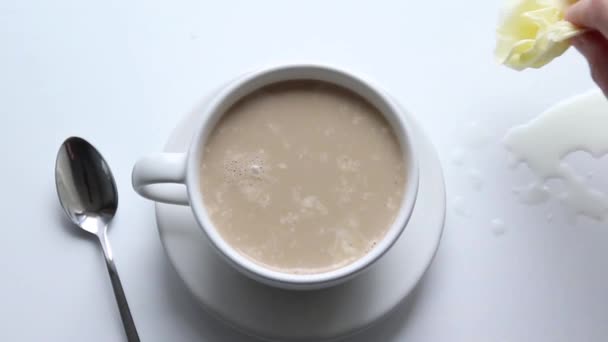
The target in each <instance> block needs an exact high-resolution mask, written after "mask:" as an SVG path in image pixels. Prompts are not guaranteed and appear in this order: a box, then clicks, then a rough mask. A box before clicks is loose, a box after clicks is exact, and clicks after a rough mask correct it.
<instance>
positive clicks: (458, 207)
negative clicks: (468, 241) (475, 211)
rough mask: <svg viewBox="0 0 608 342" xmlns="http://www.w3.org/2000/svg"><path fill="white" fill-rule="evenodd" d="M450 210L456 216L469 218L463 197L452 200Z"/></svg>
mask: <svg viewBox="0 0 608 342" xmlns="http://www.w3.org/2000/svg"><path fill="white" fill-rule="evenodd" d="M452 208H453V209H454V212H455V213H456V214H457V215H458V216H462V217H470V216H471V214H470V213H469V211H468V210H467V206H466V203H465V199H464V197H461V196H458V197H455V198H454V200H453V201H452Z"/></svg>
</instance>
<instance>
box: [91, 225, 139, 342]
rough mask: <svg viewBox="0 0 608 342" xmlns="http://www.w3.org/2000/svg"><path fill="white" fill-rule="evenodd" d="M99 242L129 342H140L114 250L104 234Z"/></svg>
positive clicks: (100, 236)
mask: <svg viewBox="0 0 608 342" xmlns="http://www.w3.org/2000/svg"><path fill="white" fill-rule="evenodd" d="M99 241H100V242H101V248H102V249H103V254H104V256H105V259H106V265H107V266H108V273H109V274H110V280H111V281H112V288H113V289H114V296H115V297H116V302H117V303H118V310H119V311H120V317H121V318H122V325H123V326H124V328H125V333H126V334H127V341H129V342H139V335H138V334H137V329H136V328H135V322H134V321H133V317H132V316H131V310H129V304H128V303H127V297H126V296H125V291H124V290H123V289H122V284H121V282H120V277H119V276H118V271H117V270H116V265H115V264H114V258H113V257H112V250H111V249H110V243H109V242H108V238H107V235H106V234H105V232H104V233H102V234H100V235H99Z"/></svg>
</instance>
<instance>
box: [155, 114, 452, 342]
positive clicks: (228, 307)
mask: <svg viewBox="0 0 608 342" xmlns="http://www.w3.org/2000/svg"><path fill="white" fill-rule="evenodd" d="M199 108H202V107H199ZM201 117H202V115H200V112H199V111H194V112H193V113H192V114H190V115H189V116H187V117H186V118H185V119H184V120H183V121H182V122H180V123H179V124H178V126H177V127H176V128H175V130H174V131H173V133H172V134H171V137H170V138H169V140H168V142H167V145H166V146H165V151H168V152H181V151H185V150H186V149H187V147H188V145H189V142H190V139H191V137H192V134H193V131H194V130H195V129H196V127H198V126H199V125H198V120H199V119H200V118H201ZM409 121H410V122H411V124H412V126H413V127H412V128H413V129H412V132H413V134H415V135H417V137H416V139H414V141H417V142H418V145H417V146H415V147H414V149H415V151H416V152H417V153H418V157H419V159H420V188H419V192H418V199H417V201H416V206H415V209H414V213H413V215H412V218H411V220H410V222H409V224H408V226H407V227H406V229H405V231H404V232H403V234H402V235H401V237H400V238H399V240H398V241H397V242H396V243H395V245H394V246H393V247H392V249H391V250H390V251H389V252H388V253H387V254H385V255H384V256H383V258H382V259H381V260H379V261H378V262H377V263H376V264H375V265H373V266H372V267H371V268H370V269H369V270H368V271H367V272H365V273H363V274H362V275H360V276H358V277H356V278H355V279H353V280H351V281H349V282H347V283H345V284H342V285H339V286H338V287H333V288H329V289H325V290H317V291H303V292H297V291H287V290H280V289H276V288H272V287H268V286H266V285H262V284H259V283H257V282H255V281H253V280H250V279H249V278H246V277H245V276H243V275H241V274H240V273H237V271H235V270H233V269H232V268H231V267H230V266H229V265H228V264H227V263H226V262H225V261H224V260H222V259H220V257H219V256H218V255H216V252H215V251H214V250H212V248H211V246H210V245H209V242H208V241H207V238H206V237H205V236H204V235H203V233H202V231H201V230H200V228H199V227H198V226H197V224H196V221H195V219H194V217H193V216H192V214H191V212H190V208H188V207H181V206H176V205H168V204H160V203H157V204H156V220H157V224H158V228H159V232H160V238H161V241H162V243H163V246H164V248H165V251H166V253H167V255H168V256H169V259H170V260H171V263H172V264H173V266H174V267H175V269H176V271H177V273H178V274H179V275H180V277H181V278H182V279H183V280H184V282H185V283H186V286H187V287H188V288H189V289H190V290H191V291H192V294H193V295H194V297H195V298H196V299H197V300H198V301H200V302H201V304H202V305H203V306H204V307H205V309H207V310H208V311H210V312H211V313H212V314H214V315H215V316H216V317H218V318H220V319H222V320H224V321H225V322H227V323H228V324H230V325H232V326H234V327H235V328H237V329H239V330H241V331H242V332H244V333H246V334H249V335H254V336H257V337H260V338H264V339H269V340H277V341H286V340H294V339H295V340H307V341H308V340H310V341H320V340H326V339H334V338H338V337H341V336H344V335H348V334H352V333H355V332H358V331H360V330H362V329H364V328H367V327H368V326H370V325H371V324H372V323H374V322H376V321H378V320H379V319H380V318H382V317H383V316H385V315H386V314H388V313H389V312H391V310H393V309H394V308H395V307H396V306H397V305H398V304H399V303H400V302H401V301H402V300H403V299H404V298H405V297H406V296H407V295H408V294H409V293H410V292H411V291H412V290H413V289H414V287H415V285H416V284H417V283H418V281H419V280H420V278H421V277H422V275H423V274H424V272H425V271H426V270H427V268H428V267H429V265H430V263H431V261H432V259H433V257H434V255H435V252H436V250H437V248H438V246H439V240H440V238H441V234H442V232H443V225H444V219H445V185H444V180H443V174H442V171H441V164H440V163H439V159H438V158H437V154H436V152H435V149H434V148H433V146H432V144H431V143H430V141H429V140H428V138H427V137H426V136H425V135H424V133H423V132H422V130H421V129H420V127H419V126H418V125H417V124H416V123H415V122H414V120H412V119H411V118H410V120H409Z"/></svg>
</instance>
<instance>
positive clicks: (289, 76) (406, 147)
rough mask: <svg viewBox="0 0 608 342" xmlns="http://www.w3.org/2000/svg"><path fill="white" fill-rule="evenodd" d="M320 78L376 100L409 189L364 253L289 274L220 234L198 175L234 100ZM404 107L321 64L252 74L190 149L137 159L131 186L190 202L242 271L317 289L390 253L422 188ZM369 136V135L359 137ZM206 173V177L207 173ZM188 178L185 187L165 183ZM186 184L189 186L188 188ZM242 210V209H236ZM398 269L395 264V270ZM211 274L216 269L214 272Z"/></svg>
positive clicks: (219, 97)
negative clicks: (331, 266)
mask: <svg viewBox="0 0 608 342" xmlns="http://www.w3.org/2000/svg"><path fill="white" fill-rule="evenodd" d="M303 79H306V80H319V81H325V82H328V83H333V84H336V85H339V86H342V87H344V88H346V89H350V90H351V91H353V92H355V93H357V94H359V95H360V96H362V97H363V98H364V99H366V100H367V101H368V102H369V103H371V104H372V105H373V106H375V107H376V108H377V109H378V110H380V112H381V113H383V115H384V116H385V118H386V119H387V120H388V122H389V123H390V124H391V126H392V128H393V131H394V133H395V135H396V136H397V138H398V139H399V143H400V145H401V149H402V151H403V156H404V159H405V165H406V167H405V171H404V172H405V175H406V182H405V184H406V189H405V192H404V196H403V201H402V203H401V208H400V210H399V213H398V215H397V217H396V219H395V221H394V222H393V224H392V226H391V227H390V229H389V230H388V232H387V233H386V235H385V236H384V238H383V239H382V240H381V241H379V242H378V243H377V244H376V246H375V247H374V248H373V249H372V250H371V251H370V252H368V253H367V254H366V255H365V256H363V257H361V258H360V259H358V260H356V261H355V262H353V263H351V264H348V265H346V266H343V267H341V268H339V269H336V270H332V271H328V272H324V273H318V274H291V273H285V272H278V271H276V270H272V269H269V268H267V267H264V266H262V265H260V264H258V263H256V262H254V261H252V260H251V259H249V258H248V257H246V256H244V255H242V254H240V253H239V252H238V251H237V250H236V249H235V248H233V247H232V246H231V245H229V244H228V243H227V242H226V241H225V240H224V239H223V238H222V236H221V235H220V234H219V232H218V230H217V229H216V228H215V226H214V225H213V222H212V221H211V219H210V218H209V213H208V212H207V210H206V208H205V205H204V204H203V196H204V193H201V190H200V189H201V185H200V177H201V168H200V166H201V162H202V157H203V152H204V148H203V147H204V146H205V143H206V141H207V138H208V137H209V135H210V133H211V131H212V130H213V129H214V127H215V125H216V124H217V122H218V120H219V119H220V118H221V116H222V115H224V113H225V112H226V110H227V109H228V108H229V107H230V106H232V105H233V104H234V103H235V102H236V101H238V100H239V99H241V98H242V97H243V96H245V95H248V94H250V93H252V92H254V91H255V90H257V89H259V88H261V87H264V86H266V85H269V84H273V83H277V82H281V81H287V80H303ZM402 111H403V110H402V109H401V108H400V107H399V106H398V105H396V104H395V103H394V102H393V101H391V99H390V98H389V97H388V96H387V95H385V94H384V93H383V92H382V91H380V90H379V89H378V88H376V87H374V86H372V85H370V83H369V82H367V81H365V80H363V79H361V78H359V77H357V76H354V75H353V74H351V73H349V72H346V71H343V70H340V69H337V68H333V67H329V66H323V65H313V64H290V65H282V66H277V67H272V68H268V69H264V70H261V71H257V72H253V73H251V74H248V75H246V76H244V77H242V78H240V79H238V80H237V81H235V82H233V83H231V84H230V85H229V86H227V87H225V88H224V89H222V90H221V91H220V92H219V93H218V94H216V95H215V97H214V98H212V99H211V100H210V101H209V102H208V103H207V105H206V106H205V107H203V110H202V111H201V112H200V115H201V116H203V120H202V124H201V126H200V127H198V129H197V130H196V133H195V135H194V137H193V139H192V141H191V143H190V148H189V150H188V152H186V153H159V154H155V155H151V156H147V157H144V158H142V159H141V160H139V161H138V162H137V163H136V164H135V167H134V168H133V177H132V178H133V188H134V189H135V191H137V193H139V194H140V195H142V196H143V197H146V198H148V199H151V200H154V201H157V202H164V203H170V204H179V205H189V206H190V208H191V209H192V213H193V214H194V217H195V218H196V221H197V222H198V225H199V227H200V228H201V230H202V231H203V233H204V234H205V235H206V236H207V237H208V239H209V241H210V242H211V245H213V247H214V248H215V250H216V251H217V252H219V254H220V255H221V256H222V257H223V258H224V259H225V260H227V261H228V262H229V263H230V264H231V265H232V266H234V267H235V268H236V269H237V270H238V271H240V272H242V273H244V274H245V275H247V276H249V277H251V278H253V279H255V280H258V281H260V282H262V283H265V284H268V285H271V286H276V287H280V288H284V289H302V290H305V289H318V288H324V287H329V286H332V285H336V284H338V283H341V282H344V281H346V280H348V279H350V278H352V277H354V276H355V275H357V274H360V273H361V272H362V271H363V270H365V269H367V268H368V267H369V266H370V265H372V264H373V263H374V262H375V261H377V260H378V259H379V258H380V257H381V256H382V255H384V253H386V252H387V251H388V250H389V249H390V248H391V246H392V245H393V244H394V243H395V241H396V240H397V239H398V238H399V236H400V235H401V233H402V232H403V230H404V229H405V227H406V225H407V223H408V221H409V218H410V216H411V213H412V211H413V208H414V203H415V201H416V195H417V192H418V164H417V160H416V158H415V151H414V150H413V148H412V146H413V142H412V136H411V135H410V134H409V128H408V125H407V122H406V121H405V115H403V113H402ZM361 138H362V139H365V137H361ZM202 177H205V175H204V173H203V174H202ZM167 183H174V184H184V185H185V189H183V188H179V187H178V188H176V187H175V186H169V187H168V186H167ZM184 190H185V191H184ZM237 215H238V213H237ZM395 271H397V270H395ZM209 276H210V277H212V276H213V275H212V274H210V275H209Z"/></svg>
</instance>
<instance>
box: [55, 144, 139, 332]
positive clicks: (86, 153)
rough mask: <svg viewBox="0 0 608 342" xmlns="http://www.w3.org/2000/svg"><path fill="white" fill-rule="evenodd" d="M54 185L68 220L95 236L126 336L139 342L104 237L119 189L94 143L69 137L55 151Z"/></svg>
mask: <svg viewBox="0 0 608 342" xmlns="http://www.w3.org/2000/svg"><path fill="white" fill-rule="evenodd" d="M55 185H56V187H57V195H58V196H59V202H61V207H62V208H63V211H64V212H65V213H66V215H67V216H68V217H69V218H70V220H71V221H72V222H73V223H74V224H75V225H77V226H79V227H80V228H82V229H83V230H85V231H87V232H89V233H91V234H94V235H95V236H97V238H98V240H99V243H100V245H101V248H102V250H103V254H104V257H105V260H106V266H107V267H108V273H109V274H110V280H111V281H112V287H113V289H114V295H115V297H116V301H117V303H118V309H119V311H120V316H121V318H122V322H123V326H124V328H125V332H126V334H127V339H128V341H129V342H139V336H138V334H137V330H136V328H135V322H134V321H133V317H132V316H131V311H130V310H129V305H128V304H127V298H126V296H125V293H124V291H123V289H122V284H121V282H120V278H119V277H118V271H117V270H116V265H115V264H114V258H113V255H112V250H111V248H110V243H109V241H108V236H107V228H108V224H109V223H110V221H111V220H112V218H113V217H114V215H115V214H116V210H117V209H118V191H117V189H116V182H115V181H114V176H113V175H112V171H111V170H110V167H109V166H108V164H107V163H106V161H105V159H103V157H102V156H101V154H100V153H99V152H98V151H97V149H95V147H93V145H91V144H89V143H88V142H87V141H86V140H84V139H82V138H78V137H71V138H68V139H67V140H66V141H65V142H64V143H63V144H62V145H61V147H60V148H59V152H58V153H57V160H56V162H55Z"/></svg>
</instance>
